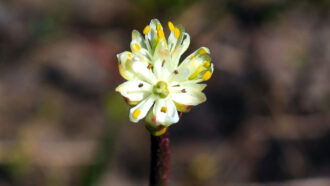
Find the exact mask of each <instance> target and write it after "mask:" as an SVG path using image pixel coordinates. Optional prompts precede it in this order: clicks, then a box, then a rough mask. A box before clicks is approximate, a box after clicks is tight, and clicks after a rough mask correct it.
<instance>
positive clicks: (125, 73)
mask: <svg viewBox="0 0 330 186" xmlns="http://www.w3.org/2000/svg"><path fill="white" fill-rule="evenodd" d="M133 56H134V54H132V53H131V52H127V51H125V52H122V53H120V54H117V58H118V62H119V72H120V75H121V76H122V77H123V78H125V79H126V80H131V79H134V74H135V73H134V72H133V69H132V60H133Z"/></svg>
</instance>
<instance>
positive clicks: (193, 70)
mask: <svg viewBox="0 0 330 186" xmlns="http://www.w3.org/2000/svg"><path fill="white" fill-rule="evenodd" d="M209 53H210V50H209V49H208V48H206V47H202V48H200V49H198V50H196V51H195V52H194V53H192V54H191V55H189V56H188V57H187V58H186V59H185V60H184V61H183V62H182V63H181V64H180V65H179V67H178V69H177V72H178V73H177V74H176V75H174V74H172V75H171V77H170V81H174V80H175V81H177V82H180V81H181V82H182V81H188V80H189V81H191V80H193V81H194V82H201V81H206V80H208V79H209V78H210V77H211V75H212V73H213V64H212V63H211V57H210V55H209Z"/></svg>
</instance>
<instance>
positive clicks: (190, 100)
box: [170, 86, 206, 106]
mask: <svg viewBox="0 0 330 186" xmlns="http://www.w3.org/2000/svg"><path fill="white" fill-rule="evenodd" d="M170 92H171V94H170V95H171V97H172V99H173V101H175V102H176V103H179V104H181V105H186V106H195V105H198V104H201V103H203V102H205V101H206V96H205V94H204V93H203V92H201V90H200V89H198V88H193V87H190V86H180V87H170Z"/></svg>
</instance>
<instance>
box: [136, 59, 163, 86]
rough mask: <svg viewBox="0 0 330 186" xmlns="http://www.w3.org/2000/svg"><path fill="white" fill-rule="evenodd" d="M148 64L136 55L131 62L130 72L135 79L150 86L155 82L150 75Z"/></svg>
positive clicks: (152, 75) (150, 70) (151, 74)
mask: <svg viewBox="0 0 330 186" xmlns="http://www.w3.org/2000/svg"><path fill="white" fill-rule="evenodd" d="M149 65H150V64H149V63H148V62H146V61H143V58H141V57H140V56H138V55H135V56H134V57H133V60H132V70H133V72H134V73H135V77H136V78H139V79H141V80H144V81H146V82H148V83H150V84H154V83H155V82H156V81H157V80H156V78H155V76H154V74H153V73H152V69H150V68H149Z"/></svg>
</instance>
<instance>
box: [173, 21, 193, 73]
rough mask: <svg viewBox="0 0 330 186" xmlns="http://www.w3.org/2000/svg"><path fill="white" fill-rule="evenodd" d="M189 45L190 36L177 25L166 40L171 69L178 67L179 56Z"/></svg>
mask: <svg viewBox="0 0 330 186" xmlns="http://www.w3.org/2000/svg"><path fill="white" fill-rule="evenodd" d="M189 44H190V36H189V34H188V33H186V32H184V28H183V27H182V26H181V25H179V26H177V27H175V28H174V29H173V30H172V31H171V34H170V36H169V38H168V48H169V51H170V53H171V61H172V66H171V67H172V69H171V70H173V69H174V68H176V67H177V66H178V63H179V61H180V57H181V55H182V54H183V53H184V52H185V51H186V50H187V48H188V47H189Z"/></svg>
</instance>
